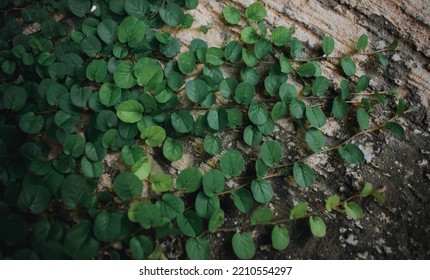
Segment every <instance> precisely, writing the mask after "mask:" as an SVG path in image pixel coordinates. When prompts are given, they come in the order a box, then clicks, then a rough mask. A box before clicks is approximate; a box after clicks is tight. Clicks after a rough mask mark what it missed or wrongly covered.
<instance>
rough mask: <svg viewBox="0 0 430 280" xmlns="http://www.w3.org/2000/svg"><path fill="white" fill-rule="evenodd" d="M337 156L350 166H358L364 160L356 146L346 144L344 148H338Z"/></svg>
mask: <svg viewBox="0 0 430 280" xmlns="http://www.w3.org/2000/svg"><path fill="white" fill-rule="evenodd" d="M338 151H339V154H340V155H341V156H342V157H343V159H344V160H345V161H347V162H348V163H351V164H359V163H361V162H363V160H364V154H363V152H362V151H361V150H360V148H359V147H358V146H357V145H354V144H351V143H348V144H346V146H345V148H343V147H339V148H338Z"/></svg>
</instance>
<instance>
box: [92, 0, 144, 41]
mask: <svg viewBox="0 0 430 280" xmlns="http://www.w3.org/2000/svg"><path fill="white" fill-rule="evenodd" d="M140 2H141V1H140ZM97 34H98V35H99V37H100V39H101V40H102V41H103V42H105V43H106V44H108V45H110V44H113V43H114V42H115V40H116V38H117V34H118V23H116V21H114V20H113V19H110V18H108V19H105V20H103V21H102V22H100V23H99V25H97Z"/></svg>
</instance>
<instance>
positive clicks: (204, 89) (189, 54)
mask: <svg viewBox="0 0 430 280" xmlns="http://www.w3.org/2000/svg"><path fill="white" fill-rule="evenodd" d="M197 7H198V1H197V0H187V1H182V0H172V1H145V0H143V1H141V0H122V1H116V0H110V1H108V0H105V1H97V2H95V3H94V4H93V3H92V2H90V1H86V0H79V1H73V0H61V1H40V2H37V1H33V2H31V1H12V0H6V1H2V2H1V4H0V8H1V9H2V10H1V12H0V17H1V19H2V22H3V23H4V24H2V27H1V32H0V64H1V70H0V71H1V75H0V110H1V116H0V159H1V164H0V185H1V186H2V187H1V188H0V198H1V200H0V245H1V247H0V248H1V249H0V256H4V257H6V258H27V257H28V258H43V259H98V258H103V257H104V250H106V248H108V249H109V252H110V256H111V257H112V258H113V259H120V258H134V259H157V258H164V257H165V256H164V253H163V251H162V247H160V245H159V244H160V241H162V240H165V239H168V238H170V237H171V236H178V237H179V240H180V242H182V243H183V244H182V246H181V247H182V248H185V252H184V254H186V256H187V257H188V258H189V259H211V258H213V257H214V256H213V254H212V248H211V246H213V244H211V243H210V242H209V238H208V235H209V234H211V233H217V232H218V233H223V232H225V234H226V236H227V237H228V238H230V240H231V248H232V250H233V252H234V253H235V254H236V255H237V257H238V258H241V259H250V258H253V257H254V255H255V254H256V250H257V248H258V246H256V244H255V242H256V240H254V237H253V235H252V234H251V232H250V231H247V229H248V228H249V227H253V226H256V225H264V226H265V227H267V228H270V232H271V240H272V245H273V248H274V249H276V250H285V249H286V248H287V247H288V244H289V243H290V235H289V232H288V223H290V222H291V220H295V219H303V218H306V219H308V220H309V228H310V231H311V232H312V234H313V235H314V236H316V237H324V236H325V235H326V232H327V230H326V225H325V222H324V215H323V213H321V212H322V211H327V212H330V211H332V210H333V209H335V210H337V211H339V212H342V213H344V214H345V216H347V217H349V218H352V219H359V218H361V217H362V216H363V215H365V214H364V213H363V210H362V209H361V207H360V205H359V204H358V203H357V202H356V201H353V199H345V200H341V199H340V198H339V197H338V196H337V195H333V196H330V197H329V198H328V199H327V202H326V205H325V208H323V209H322V211H317V212H309V209H310V208H309V207H308V205H307V204H306V203H305V202H300V203H298V204H297V205H295V206H294V207H293V208H292V209H291V211H290V215H289V216H288V217H286V218H285V219H281V220H276V219H278V218H276V219H275V218H274V217H273V216H274V215H273V213H272V210H271V208H270V207H269V203H270V202H271V201H272V199H273V197H274V196H275V191H276V189H275V190H274V188H273V184H274V182H275V181H272V179H271V178H274V177H281V176H282V177H287V176H289V177H291V178H293V180H294V183H293V186H292V187H295V186H298V187H300V188H308V187H310V186H312V185H313V184H314V183H315V181H316V179H317V175H316V174H315V173H314V171H313V169H312V168H313V167H312V166H311V165H310V164H309V163H307V162H306V159H307V158H308V157H309V156H311V155H312V154H314V153H327V152H333V153H336V151H337V155H338V156H340V157H341V158H343V159H344V160H345V162H346V163H348V164H361V163H362V162H363V161H364V158H365V157H364V154H363V152H362V151H361V149H360V147H359V145H356V144H353V143H352V138H353V137H355V136H352V137H351V138H348V139H344V141H343V142H342V143H340V144H339V145H336V146H329V145H328V143H329V141H327V136H326V135H325V134H324V131H323V130H322V128H323V127H324V126H326V124H327V123H328V122H329V121H330V120H333V119H337V120H339V121H344V120H346V119H349V120H350V121H352V122H353V123H356V126H357V127H356V131H357V135H361V134H363V133H366V132H371V131H377V130H381V131H383V130H386V131H388V132H390V133H391V134H393V135H395V136H398V137H402V136H403V135H404V133H405V132H404V130H403V128H402V126H401V125H400V124H399V123H397V122H396V121H395V117H393V118H391V119H390V120H389V121H387V122H386V123H384V124H383V125H381V126H378V127H375V126H374V125H373V124H372V118H373V116H372V112H373V111H374V110H375V108H376V107H377V106H381V105H382V106H386V105H388V104H390V102H391V103H392V101H393V100H392V99H393V98H392V97H391V96H389V94H388V92H377V91H375V92H373V93H372V91H371V89H370V88H369V84H370V83H369V82H370V77H368V76H366V75H363V76H361V77H356V73H357V68H358V67H359V63H358V61H356V60H355V57H354V54H350V55H349V56H346V57H342V58H341V59H340V60H339V69H340V72H339V73H340V74H341V75H343V77H344V79H343V80H342V81H341V82H340V83H337V82H336V81H331V80H329V79H328V77H326V76H324V75H323V71H322V65H321V64H320V63H319V62H318V61H319V59H325V58H326V57H327V56H329V55H331V54H332V53H333V52H335V51H336V50H335V44H336V41H335V40H334V39H333V38H331V37H330V36H325V37H324V38H321V40H322V41H321V55H322V56H321V57H317V58H316V59H308V60H306V59H305V60H301V57H303V56H304V51H305V44H304V43H302V42H301V41H300V40H299V39H297V38H296V37H294V28H293V27H289V28H288V27H285V26H277V27H275V28H273V29H272V30H270V28H269V26H268V24H267V22H266V21H265V18H266V16H267V14H268V11H267V10H266V8H265V6H264V4H262V3H260V2H255V3H253V4H251V5H250V6H249V7H247V8H246V9H245V10H241V9H238V8H236V7H233V6H231V5H227V6H225V7H224V9H223V12H222V15H223V17H224V20H225V21H226V24H228V25H237V24H245V23H246V25H240V26H241V27H243V28H242V31H241V33H240V36H239V37H240V38H236V40H233V39H232V40H230V41H228V42H226V43H225V44H224V45H223V46H222V47H209V46H208V44H207V43H206V42H205V41H204V40H202V39H199V38H196V39H194V40H192V41H191V43H190V45H189V49H188V50H187V51H185V52H182V53H180V50H181V43H180V40H179V39H178V38H176V37H175V36H174V32H173V33H170V31H172V30H175V31H176V30H180V29H186V28H189V27H191V25H192V23H193V18H192V16H191V15H190V14H189V10H191V9H195V8H197ZM54 12H55V13H56V14H59V15H61V16H60V17H59V18H58V19H56V20H54V19H53V18H52V17H51V15H52V14H53V13H54ZM18 19H19V20H18ZM33 23H39V24H40V26H41V29H40V30H38V31H36V32H30V34H28V33H23V28H24V27H25V26H27V25H28V24H33ZM165 26H168V28H165ZM206 29H207V27H206ZM166 30H170V31H166ZM200 30H204V28H200ZM206 31H207V30H206ZM202 38H204V37H202ZM367 48H368V38H367V36H366V35H362V36H361V37H360V38H359V39H358V43H357V46H356V48H355V49H356V50H357V53H360V54H364V55H369V56H370V57H373V58H374V59H375V60H376V61H378V62H379V63H380V64H381V65H382V66H383V67H384V66H385V65H386V64H387V58H386V56H385V54H384V52H387V51H395V50H398V46H397V43H396V42H394V43H393V44H391V45H390V46H388V47H387V48H386V49H384V50H380V51H376V52H373V53H366V52H365V51H366V49H367ZM266 61H269V62H270V63H269V64H267V63H261V62H266ZM226 64H233V65H235V66H236V68H237V69H238V73H237V75H233V76H230V77H226V76H224V72H223V71H222V67H224V65H226ZM261 64H262V65H266V66H265V67H262V68H261V69H260V68H258V69H259V70H256V67H260V65H261ZM267 65H269V66H267ZM191 74H192V76H191ZM363 92H364V93H366V94H363V98H362V99H360V100H359V101H357V99H356V97H357V96H359V95H360V94H361V93H363ZM181 98H182V99H181ZM318 100H321V101H323V100H331V101H330V102H327V103H323V104H321V103H317V102H314V101H318ZM190 103H191V104H193V106H192V107H189V106H188V107H187V105H186V104H190ZM222 104H224V105H222ZM405 111H406V110H405V104H404V101H403V100H401V101H399V102H398V108H397V115H398V116H402V115H403V114H404V113H405ZM281 120H284V121H285V120H287V121H289V122H291V123H292V124H293V125H294V127H295V128H296V130H297V131H299V132H300V135H304V140H305V142H306V144H307V147H306V148H305V149H304V150H305V151H299V152H298V153H299V155H300V156H299V157H297V158H295V159H291V157H288V158H287V157H286V155H285V151H286V150H287V147H286V146H285V145H284V144H285V143H283V142H282V141H279V140H273V139H276V138H273V137H272V136H271V135H272V134H273V132H274V131H275V128H276V127H277V122H278V121H281ZM229 131H239V133H240V134H241V136H242V137H239V138H241V140H243V145H244V146H246V149H248V148H249V149H252V150H253V151H255V155H256V158H253V159H249V155H247V154H245V153H244V152H243V150H242V149H241V150H239V149H237V147H235V146H231V145H230V143H227V142H228V140H225V138H224V137H225V135H226V133H228V132H229ZM189 136H191V137H193V139H200V140H201V141H202V143H203V151H202V152H203V153H206V156H207V158H208V159H209V158H210V159H214V160H215V165H213V166H211V168H210V169H209V170H205V171H203V169H200V168H199V167H198V166H188V167H187V168H185V169H183V170H179V172H178V175H177V176H174V175H172V174H170V173H166V172H164V171H160V170H159V169H157V168H154V162H153V159H151V158H152V155H153V154H154V153H155V154H157V153H159V157H164V159H165V160H166V161H167V162H175V161H178V160H180V159H181V158H182V157H183V155H184V153H185V144H186V142H185V141H184V139H185V137H189ZM227 139H228V138H227ZM330 143H331V142H330ZM112 155H114V156H117V157H116V159H115V160H116V161H119V162H120V164H123V166H124V168H123V170H121V172H117V173H115V172H111V171H110V170H109V168H107V161H108V160H109V158H110V159H111V158H112ZM250 166H251V167H253V166H255V170H250ZM251 169H252V168H251ZM249 176H252V177H253V178H252V179H249ZM106 177H110V179H111V182H110V183H109V182H107V183H106V181H105V179H106ZM244 178H245V179H246V178H248V179H246V180H247V181H245V182H242V181H243V180H244ZM239 182H240V184H239ZM230 183H232V184H230ZM231 186H233V187H231ZM369 196H373V197H375V198H376V199H378V200H380V201H383V200H384V196H383V194H382V192H381V190H379V189H374V188H373V186H371V185H370V184H366V186H365V187H364V189H363V190H362V191H361V193H360V194H359V195H358V196H357V197H358V198H365V197H369ZM353 198H354V197H353ZM229 202H231V203H232V204H234V206H235V208H236V210H237V211H236V213H239V212H241V213H244V215H247V216H246V217H248V218H249V224H248V225H247V226H245V227H244V228H243V231H241V232H236V233H234V234H229V232H230V231H229V230H226V228H225V227H227V228H228V227H229V226H232V225H231V224H230V225H225V224H224V223H225V222H226V221H228V219H226V218H227V217H226V215H227V213H228V214H230V212H232V211H228V212H224V210H223V209H222V208H221V206H222V205H226V204H227V203H229ZM316 213H318V215H317V214H316ZM113 244H117V245H118V244H121V246H117V245H115V246H113ZM3 248H5V249H3ZM3 250H4V251H3ZM184 257H185V256H184Z"/></svg>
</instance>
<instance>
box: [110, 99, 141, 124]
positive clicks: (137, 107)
mask: <svg viewBox="0 0 430 280" xmlns="http://www.w3.org/2000/svg"><path fill="white" fill-rule="evenodd" d="M142 113H143V105H142V104H140V103H139V102H137V101H135V100H127V101H124V102H122V103H121V104H119V106H118V107H117V109H116V115H117V116H118V118H119V119H120V120H122V121H123V122H125V123H136V122H138V121H140V120H141V119H142V118H143V114H142Z"/></svg>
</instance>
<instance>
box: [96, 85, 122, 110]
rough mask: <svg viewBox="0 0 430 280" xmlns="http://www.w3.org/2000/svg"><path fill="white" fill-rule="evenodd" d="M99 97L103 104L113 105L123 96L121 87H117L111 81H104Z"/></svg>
mask: <svg viewBox="0 0 430 280" xmlns="http://www.w3.org/2000/svg"><path fill="white" fill-rule="evenodd" d="M99 98H100V102H101V103H102V104H103V105H105V106H108V107H112V106H114V105H115V104H116V103H117V102H118V101H119V99H120V98H121V88H119V87H116V86H114V85H112V84H111V83H104V84H103V85H102V86H101V87H100V91H99Z"/></svg>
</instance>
